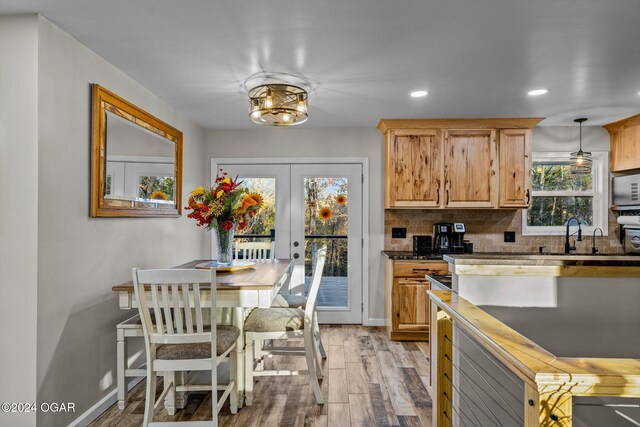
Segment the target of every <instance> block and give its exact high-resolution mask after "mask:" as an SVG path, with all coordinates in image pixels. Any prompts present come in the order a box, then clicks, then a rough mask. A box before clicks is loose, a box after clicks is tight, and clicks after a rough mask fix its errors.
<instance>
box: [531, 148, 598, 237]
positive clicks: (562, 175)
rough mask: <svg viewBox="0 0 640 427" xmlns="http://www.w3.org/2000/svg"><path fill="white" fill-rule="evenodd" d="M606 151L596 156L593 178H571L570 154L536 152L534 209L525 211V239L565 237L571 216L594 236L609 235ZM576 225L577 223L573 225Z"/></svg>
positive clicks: (533, 176)
mask: <svg viewBox="0 0 640 427" xmlns="http://www.w3.org/2000/svg"><path fill="white" fill-rule="evenodd" d="M608 159H609V155H608V153H607V152H595V153H593V168H592V171H591V175H582V176H580V175H578V176H575V175H574V176H572V175H571V169H570V168H571V167H570V161H569V153H533V165H532V166H533V167H532V171H531V188H532V191H531V207H530V208H529V209H527V210H523V211H522V234H523V235H525V236H542V235H563V234H564V233H565V231H566V222H567V220H568V219H569V218H571V217H576V218H578V219H579V220H580V223H581V225H582V229H583V231H584V232H586V233H592V232H593V230H594V229H596V228H601V229H602V231H603V233H604V234H605V235H607V234H608V208H609V191H608V188H609V184H608V183H609V180H608V176H609V174H608V169H607V164H608ZM572 225H575V222H572Z"/></svg>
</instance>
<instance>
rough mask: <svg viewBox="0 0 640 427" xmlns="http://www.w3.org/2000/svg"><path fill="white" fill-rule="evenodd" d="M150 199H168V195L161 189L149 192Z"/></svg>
mask: <svg viewBox="0 0 640 427" xmlns="http://www.w3.org/2000/svg"><path fill="white" fill-rule="evenodd" d="M150 199H152V200H169V197H168V196H167V195H166V194H165V193H163V192H162V191H154V192H153V193H151V197H150Z"/></svg>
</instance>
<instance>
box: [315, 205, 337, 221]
mask: <svg viewBox="0 0 640 427" xmlns="http://www.w3.org/2000/svg"><path fill="white" fill-rule="evenodd" d="M318 216H319V217H320V219H321V220H323V221H328V220H330V219H331V217H332V216H333V212H332V211H331V209H329V208H322V209H320V212H319V213H318Z"/></svg>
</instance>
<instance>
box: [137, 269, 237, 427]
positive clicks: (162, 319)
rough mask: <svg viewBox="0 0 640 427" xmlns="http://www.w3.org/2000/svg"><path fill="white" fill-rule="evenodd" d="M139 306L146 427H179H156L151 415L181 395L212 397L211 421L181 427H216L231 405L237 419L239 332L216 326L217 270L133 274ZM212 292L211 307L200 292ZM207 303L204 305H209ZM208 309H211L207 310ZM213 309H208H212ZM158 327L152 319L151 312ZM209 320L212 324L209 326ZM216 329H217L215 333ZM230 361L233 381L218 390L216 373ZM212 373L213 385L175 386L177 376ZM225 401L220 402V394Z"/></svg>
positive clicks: (187, 384) (209, 302) (138, 271)
mask: <svg viewBox="0 0 640 427" xmlns="http://www.w3.org/2000/svg"><path fill="white" fill-rule="evenodd" d="M133 284H134V292H135V296H136V301H137V303H138V308H139V312H140V317H141V319H142V327H143V330H144V338H145V345H146V353H147V389H146V399H145V407H144V421H143V427H147V426H159V425H176V422H168V423H163V422H152V420H153V411H154V409H155V408H156V407H158V406H159V404H160V403H161V402H162V401H163V400H164V398H165V397H167V396H169V397H175V394H176V393H177V392H184V391H210V392H211V393H212V399H211V401H212V404H211V413H212V420H211V421H191V422H188V421H187V422H184V423H181V425H185V426H187V425H193V426H196V425H197V426H205V425H206V426H214V427H215V426H217V425H218V412H219V411H220V409H221V408H222V405H223V404H224V402H225V401H226V399H227V397H229V399H230V405H231V412H232V413H236V412H237V408H238V402H237V391H236V390H237V384H236V378H235V372H236V366H235V365H236V354H235V353H236V351H237V349H236V342H237V340H238V337H239V336H240V330H239V329H238V328H236V327H235V326H223V325H217V326H215V325H216V309H215V307H216V275H215V271H214V270H195V269H162V270H140V269H137V268H134V269H133ZM203 285H204V286H206V287H208V288H210V295H211V297H210V301H205V300H204V295H203V294H202V292H201V291H202V287H203ZM205 302H206V304H205ZM205 305H207V307H205ZM209 307H210V309H209ZM152 308H153V313H154V314H155V322H154V321H153V319H152V317H151V314H152V312H151V309H152ZM207 314H208V316H209V321H208V322H207ZM214 326H215V327H214ZM225 360H229V363H230V369H229V372H230V380H229V383H228V384H223V385H218V380H217V379H218V374H217V368H218V365H220V363H222V362H223V361H225ZM185 371H210V372H211V383H210V384H207V385H193V384H190V383H189V382H188V381H187V383H186V385H177V384H176V378H175V373H176V372H185ZM158 372H162V373H164V378H165V380H164V389H163V391H162V393H161V395H160V396H159V397H158V399H157V400H156V373H158ZM218 390H222V391H223V393H222V396H221V397H220V399H218V398H217V391H218Z"/></svg>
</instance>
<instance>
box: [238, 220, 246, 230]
mask: <svg viewBox="0 0 640 427" xmlns="http://www.w3.org/2000/svg"><path fill="white" fill-rule="evenodd" d="M246 226H247V223H246V222H244V221H242V222H241V223H240V224H238V230H244V229H245V227H246Z"/></svg>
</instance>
